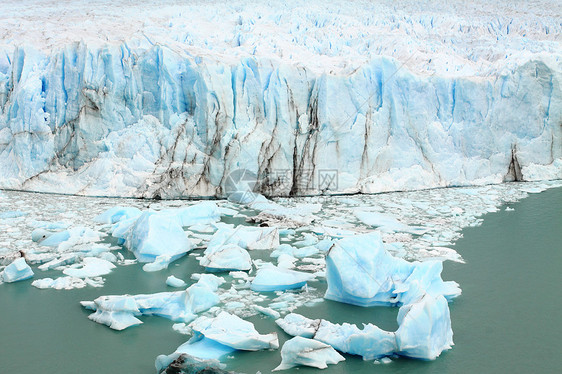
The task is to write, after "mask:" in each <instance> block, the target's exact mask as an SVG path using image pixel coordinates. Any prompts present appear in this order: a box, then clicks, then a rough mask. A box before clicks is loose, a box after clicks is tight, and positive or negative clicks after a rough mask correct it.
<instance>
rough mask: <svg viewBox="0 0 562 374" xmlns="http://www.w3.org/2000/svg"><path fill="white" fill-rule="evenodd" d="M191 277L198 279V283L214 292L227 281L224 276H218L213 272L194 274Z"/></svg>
mask: <svg viewBox="0 0 562 374" xmlns="http://www.w3.org/2000/svg"><path fill="white" fill-rule="evenodd" d="M191 278H193V279H195V280H197V284H198V285H201V286H206V287H207V288H209V289H210V290H212V291H213V292H214V291H216V290H218V288H219V287H220V286H221V285H223V284H224V283H225V280H224V278H223V277H217V276H216V275H213V274H192V275H191Z"/></svg>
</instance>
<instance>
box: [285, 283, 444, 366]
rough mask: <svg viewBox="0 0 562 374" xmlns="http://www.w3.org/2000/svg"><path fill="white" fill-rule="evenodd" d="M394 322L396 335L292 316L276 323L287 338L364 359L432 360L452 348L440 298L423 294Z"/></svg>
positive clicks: (377, 329) (373, 329)
mask: <svg viewBox="0 0 562 374" xmlns="http://www.w3.org/2000/svg"><path fill="white" fill-rule="evenodd" d="M397 321H398V326H399V327H398V330H397V331H396V332H389V331H384V330H382V329H380V328H379V327H377V326H375V325H372V324H366V325H364V327H363V329H360V328H358V327H357V326H356V325H352V324H348V323H344V324H342V325H339V324H334V323H331V322H329V321H326V320H312V319H309V318H306V317H304V316H301V315H298V314H293V313H291V314H288V315H286V316H285V318H283V319H278V320H276V321H275V322H276V323H277V324H278V325H279V327H281V328H282V329H283V330H284V331H285V332H286V333H288V334H290V335H294V336H303V337H309V338H314V339H315V340H318V341H321V342H323V343H326V344H329V345H331V346H332V347H334V348H335V349H337V350H338V351H340V352H344V353H349V354H354V355H360V356H362V357H363V359H365V360H373V359H377V358H382V357H386V356H391V355H393V354H400V355H403V356H408V357H412V358H418V359H424V360H433V359H435V358H436V357H438V356H439V355H440V354H441V352H442V351H444V350H447V349H450V348H451V347H452V345H453V331H452V329H451V319H450V312H449V305H448V303H447V300H446V299H445V297H444V296H442V295H437V296H432V295H428V294H426V295H425V296H423V297H421V298H420V299H418V300H416V302H414V303H412V304H408V305H404V306H402V307H401V308H400V310H399V311H398V318H397Z"/></svg>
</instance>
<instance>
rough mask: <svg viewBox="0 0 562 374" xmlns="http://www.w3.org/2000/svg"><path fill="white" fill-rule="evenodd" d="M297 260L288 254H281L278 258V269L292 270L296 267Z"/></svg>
mask: <svg viewBox="0 0 562 374" xmlns="http://www.w3.org/2000/svg"><path fill="white" fill-rule="evenodd" d="M296 261H297V259H296V258H295V257H293V256H291V255H288V254H281V255H280V256H279V257H278V258H277V267H278V268H280V269H292V268H294V267H295V262H296Z"/></svg>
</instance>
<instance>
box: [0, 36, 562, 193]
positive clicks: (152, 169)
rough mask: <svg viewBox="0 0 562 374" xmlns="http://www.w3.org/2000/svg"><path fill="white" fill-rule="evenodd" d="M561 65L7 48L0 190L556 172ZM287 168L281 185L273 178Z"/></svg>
mask: <svg viewBox="0 0 562 374" xmlns="http://www.w3.org/2000/svg"><path fill="white" fill-rule="evenodd" d="M561 70H562V69H561V62H559V61H556V59H555V58H551V56H544V59H534V60H533V59H531V60H529V61H527V62H526V63H524V64H522V65H520V66H518V67H517V68H516V69H514V70H512V71H509V72H507V73H505V74H503V75H497V76H495V75H494V76H489V77H472V78H470V77H444V76H435V75H433V76H422V75H416V74H414V73H412V72H410V71H409V70H408V69H407V68H406V67H405V66H403V65H401V64H400V63H399V62H398V61H396V60H394V59H392V58H385V57H375V58H373V59H372V60H371V61H370V62H369V63H367V64H365V65H364V66H362V67H361V68H359V69H357V70H356V71H355V72H353V73H351V74H329V73H314V72H313V71H311V70H309V69H307V68H305V67H300V66H296V65H291V64H285V63H283V62H280V61H278V60H275V59H268V58H265V57H264V58H260V57H248V58H242V59H240V60H239V61H234V62H233V61H227V62H221V61H219V60H217V59H216V58H205V57H201V56H195V57H194V56H192V55H190V54H188V53H185V52H182V51H178V50H176V49H172V48H168V47H166V46H161V45H154V46H151V47H149V48H140V47H139V48H138V49H132V48H130V47H129V46H128V45H127V44H126V43H123V44H121V45H109V44H108V45H105V46H101V47H99V46H92V47H90V46H88V45H86V44H85V43H74V44H70V45H67V46H66V47H65V48H63V49H62V50H59V51H58V52H53V53H51V54H45V53H43V52H40V51H38V50H36V49H34V48H33V47H31V46H21V47H17V48H14V49H13V50H11V51H10V50H3V51H0V175H1V176H2V178H1V179H0V188H13V189H24V190H36V191H51V192H65V193H74V194H86V195H109V196H136V197H158V196H159V197H166V198H168V197H179V196H194V195H195V196H223V195H224V194H225V180H226V178H227V176H228V174H229V173H230V172H232V171H233V170H236V169H247V170H250V171H252V172H253V173H255V174H256V175H260V176H264V175H265V176H269V178H264V179H261V180H260V181H259V183H258V184H257V186H256V188H257V189H259V190H260V192H263V193H265V194H270V195H271V194H273V195H299V194H317V193H321V192H324V191H322V183H319V179H318V177H319V175H320V174H321V172H322V171H325V170H337V171H338V177H337V182H338V183H337V185H335V184H332V187H331V188H330V192H358V191H361V192H380V191H390V190H408V189H420V188H427V187H438V186H458V185H470V184H484V183H498V182H502V181H507V180H514V179H517V180H536V179H554V178H562V111H561V103H562V100H561V99H562V92H561V89H560V79H561V77H562V75H561ZM279 170H282V171H287V174H286V175H289V176H290V177H289V179H288V180H281V179H279V178H277V179H275V178H272V177H271V175H275V174H274V173H276V172H277V171H279Z"/></svg>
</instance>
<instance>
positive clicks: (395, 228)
mask: <svg viewBox="0 0 562 374" xmlns="http://www.w3.org/2000/svg"><path fill="white" fill-rule="evenodd" d="M354 213H355V216H356V217H357V218H358V219H359V220H360V221H361V222H363V223H364V224H366V225H368V226H373V227H378V228H380V230H381V231H384V232H407V233H410V234H415V235H423V234H425V233H426V232H427V229H425V228H423V227H414V226H408V225H406V224H404V223H402V222H400V221H398V219H396V218H395V217H393V216H390V215H388V214H383V213H378V212H369V211H364V210H361V209H359V208H357V209H356V210H355V211H354Z"/></svg>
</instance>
